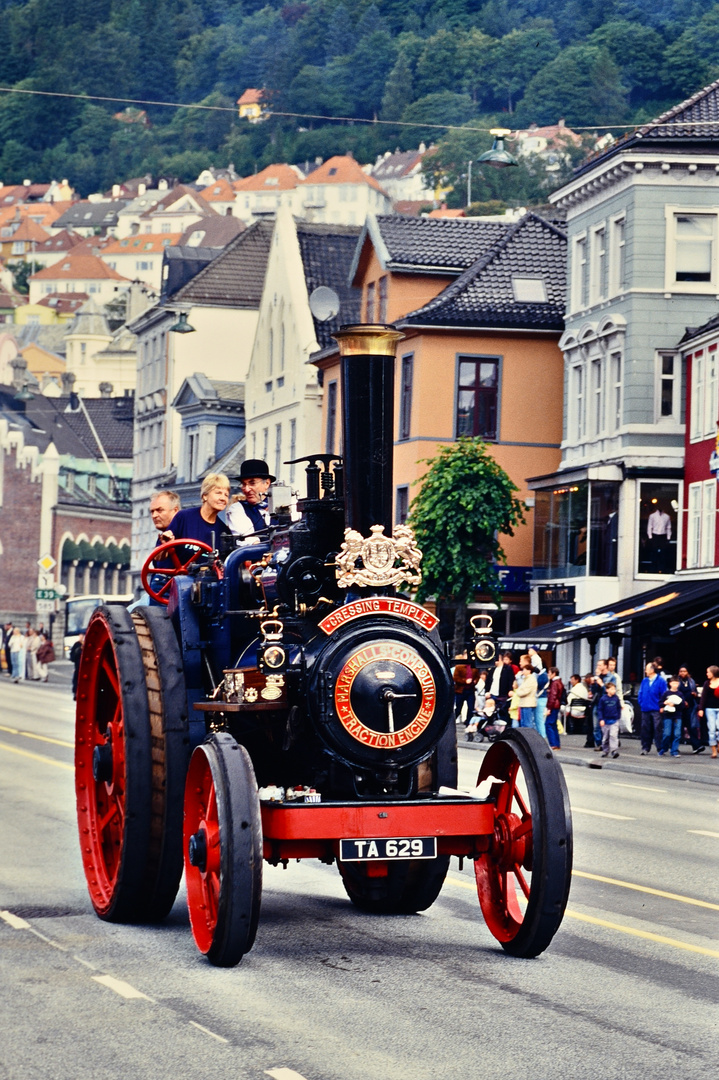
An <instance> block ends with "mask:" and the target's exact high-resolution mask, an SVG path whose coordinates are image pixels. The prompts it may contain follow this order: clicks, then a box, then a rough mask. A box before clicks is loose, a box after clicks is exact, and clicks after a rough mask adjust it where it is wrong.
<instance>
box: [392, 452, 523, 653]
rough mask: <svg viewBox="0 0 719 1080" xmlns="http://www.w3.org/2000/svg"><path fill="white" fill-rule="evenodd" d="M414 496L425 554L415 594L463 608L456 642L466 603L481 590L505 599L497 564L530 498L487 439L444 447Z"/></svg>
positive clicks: (413, 521)
mask: <svg viewBox="0 0 719 1080" xmlns="http://www.w3.org/2000/svg"><path fill="white" fill-rule="evenodd" d="M426 464H428V465H429V469H428V471H427V472H426V473H425V475H424V476H423V477H422V479H421V483H422V487H421V489H420V491H419V494H418V495H417V496H416V497H415V498H414V499H413V501H412V506H411V512H410V518H409V524H410V525H411V526H412V528H413V529H414V531H415V536H416V538H417V543H418V545H419V547H420V549H421V551H422V554H423V559H422V583H421V585H420V586H419V589H418V590H417V598H418V599H419V600H424V599H426V598H427V597H428V596H431V595H434V596H436V597H437V598H438V599H440V600H446V601H449V602H451V603H454V604H456V605H457V607H456V615H455V647H456V648H459V647H461V644H462V639H463V637H464V627H465V620H466V605H467V604H468V603H469V602H470V601H472V600H473V599H474V597H475V594H476V593H478V592H484V593H489V595H490V596H491V597H492V598H493V599H494V600H495V602H497V603H499V597H500V594H501V591H502V587H501V582H500V579H499V575H498V573H497V568H496V567H497V563H500V562H505V561H506V558H505V554H504V550H503V549H502V545H501V540H500V537H501V536H502V535H504V536H513V535H514V529H515V527H516V526H517V525H520V524H522V523H523V522H524V520H525V518H524V510H525V506H524V503H523V502H522V501H521V500H520V499H518V498H517V497H516V495H515V494H514V493H515V491H517V490H518V488H517V486H516V484H514V483H513V482H512V480H510V478H509V476H508V475H507V473H506V472H505V471H504V469H502V467H501V466H500V465H498V463H497V462H496V461H495V459H494V458H493V457H492V456H491V454H490V453H489V449H488V447H487V446H486V444H485V443H483V442H482V440H481V439H470V438H462V439H459V441H458V442H456V443H454V444H453V445H451V446H443V447H441V449H440V451H439V454H438V455H437V457H435V458H434V459H430V460H428V461H427V462H426Z"/></svg>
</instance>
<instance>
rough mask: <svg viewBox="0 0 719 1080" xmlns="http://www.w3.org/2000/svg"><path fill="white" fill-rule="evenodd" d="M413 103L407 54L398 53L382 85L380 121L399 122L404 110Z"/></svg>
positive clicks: (410, 72)
mask: <svg viewBox="0 0 719 1080" xmlns="http://www.w3.org/2000/svg"><path fill="white" fill-rule="evenodd" d="M413 101H414V89H413V86H412V67H411V64H410V62H409V58H408V57H407V54H406V53H405V52H400V54H399V55H398V57H397V59H396V61H395V65H394V67H393V68H392V70H391V71H390V73H389V75H388V76H387V82H386V83H385V84H384V94H383V95H382V113H381V116H382V119H383V120H399V119H400V118H401V116H402V113H403V112H404V110H405V109H406V108H407V106H408V105H411V104H412V102H413Z"/></svg>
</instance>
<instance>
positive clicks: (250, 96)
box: [237, 88, 262, 105]
mask: <svg viewBox="0 0 719 1080" xmlns="http://www.w3.org/2000/svg"><path fill="white" fill-rule="evenodd" d="M261 101H262V91H261V90H254V89H251V88H248V89H247V90H245V92H244V94H242V95H241V96H240V97H238V99H237V104H238V105H259V103H260V102H261Z"/></svg>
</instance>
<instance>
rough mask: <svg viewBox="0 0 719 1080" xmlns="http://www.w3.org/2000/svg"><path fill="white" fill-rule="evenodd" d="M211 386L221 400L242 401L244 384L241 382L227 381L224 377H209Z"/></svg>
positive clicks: (243, 398)
mask: <svg viewBox="0 0 719 1080" xmlns="http://www.w3.org/2000/svg"><path fill="white" fill-rule="evenodd" d="M209 381H210V382H211V383H212V386H213V387H214V389H215V390H216V391H217V396H218V397H219V398H220V399H221V400H222V401H244V400H245V384H244V383H241V382H228V381H226V380H224V379H210V380H209Z"/></svg>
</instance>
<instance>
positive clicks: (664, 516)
mask: <svg viewBox="0 0 719 1080" xmlns="http://www.w3.org/2000/svg"><path fill="white" fill-rule="evenodd" d="M678 511H679V485H678V484H676V483H661V482H660V483H656V482H648V481H647V482H642V483H640V485H639V529H638V531H637V537H638V540H637V573H638V574H673V573H674V571H675V570H676V568H677V516H678Z"/></svg>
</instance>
